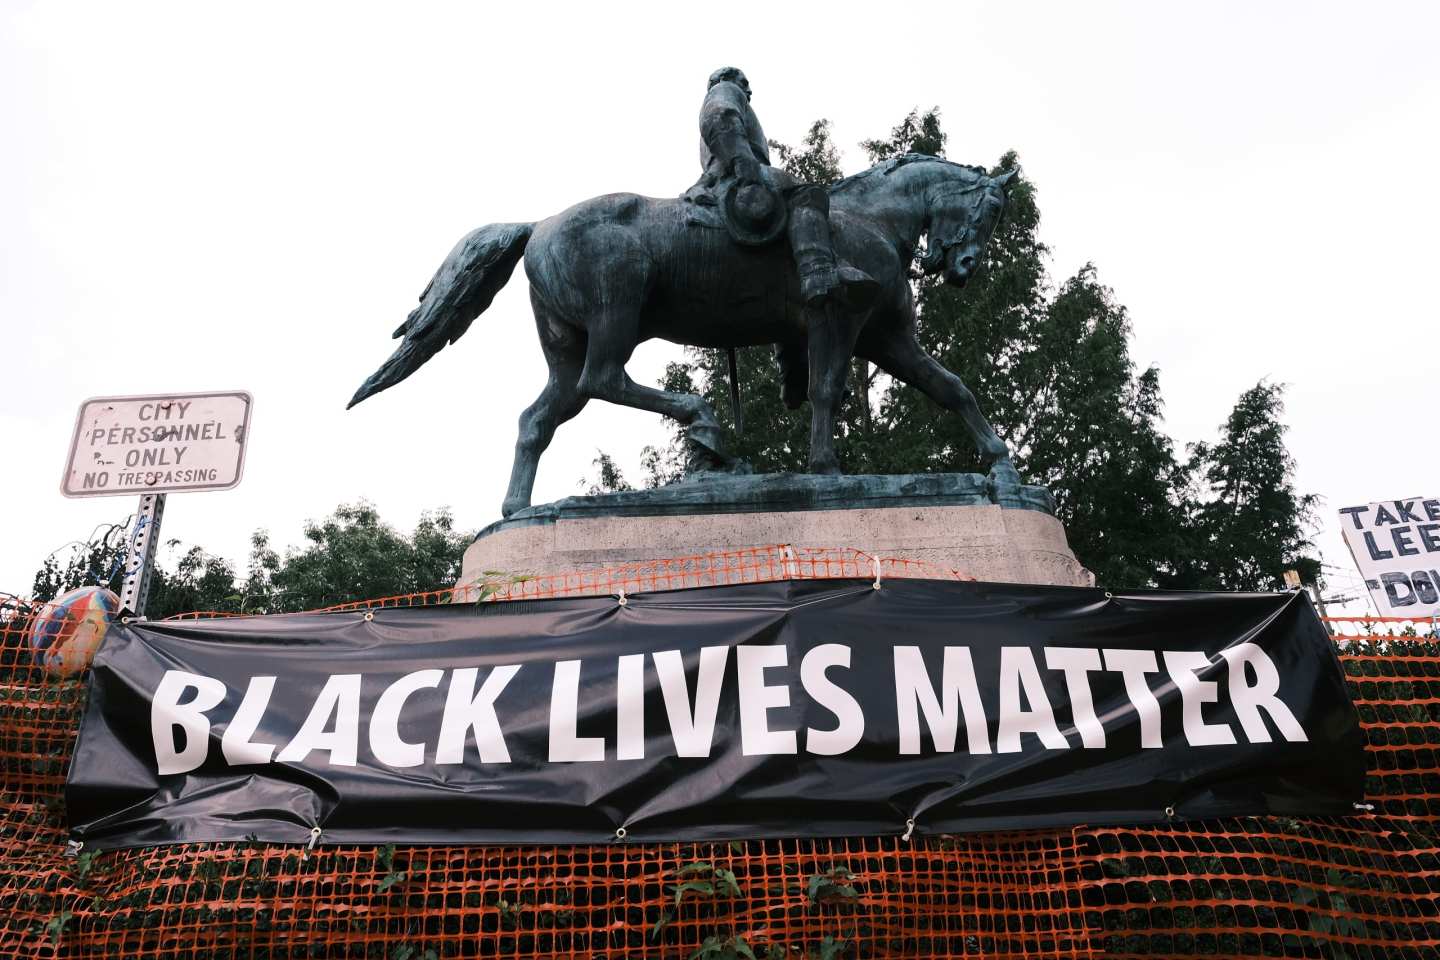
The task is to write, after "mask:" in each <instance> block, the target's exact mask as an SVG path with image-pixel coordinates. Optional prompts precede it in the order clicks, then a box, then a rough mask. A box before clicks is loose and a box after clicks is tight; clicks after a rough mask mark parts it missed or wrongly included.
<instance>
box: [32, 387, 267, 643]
mask: <svg viewBox="0 0 1440 960" xmlns="http://www.w3.org/2000/svg"><path fill="white" fill-rule="evenodd" d="M252 403H253V399H252V397H251V396H250V394H248V393H246V392H244V391H239V390H232V391H227V392H223V393H171V394H157V395H150V396H136V397H96V398H94V399H91V400H86V401H85V402H84V403H83V404H81V405H80V414H79V416H78V417H77V418H76V420H75V433H74V435H73V436H72V437H71V440H70V455H69V457H68V458H67V459H66V461H65V476H64V479H62V480H61V482H60V492H61V493H63V494H64V495H65V496H67V497H113V496H121V495H124V494H136V493H138V494H139V495H140V507H139V510H137V511H136V515H135V529H134V531H133V533H132V534H131V537H130V543H129V546H128V549H127V553H126V557H125V579H124V582H123V584H122V585H121V588H120V608H121V609H122V610H126V611H129V613H130V614H131V615H132V616H135V617H143V616H144V614H145V602H146V600H147V598H148V597H149V594H150V580H151V576H152V574H153V573H154V570H155V549H156V545H157V544H158V543H159V541H160V521H161V518H162V517H163V516H164V514H165V495H166V493H187V492H194V491H202V490H229V489H230V488H231V487H234V486H235V485H236V484H238V483H239V482H240V476H241V474H242V473H243V471H244V467H245V448H246V446H247V445H248V440H249V434H250V407H251V405H252Z"/></svg>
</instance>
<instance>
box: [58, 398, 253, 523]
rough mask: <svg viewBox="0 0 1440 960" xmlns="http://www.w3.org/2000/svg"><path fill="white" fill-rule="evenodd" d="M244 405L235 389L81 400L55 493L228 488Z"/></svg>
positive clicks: (246, 411)
mask: <svg viewBox="0 0 1440 960" xmlns="http://www.w3.org/2000/svg"><path fill="white" fill-rule="evenodd" d="M251 402H252V401H251V397H250V394H248V393H245V392H244V391H240V390H231V391H227V392H224V393H170V394H160V395H156V396H147V397H96V398H95V399H93V400H86V401H85V402H84V403H83V404H81V406H80V416H79V418H78V419H77V420H76V421H75V436H74V438H73V439H72V440H71V441H70V456H69V458H68V459H67V460H66V463H65V478H64V480H62V481H61V483H60V491H61V492H62V493H64V494H65V496H67V497H109V496H116V495H119V494H137V493H138V494H146V493H185V492H189V491H198V490H228V489H229V488H230V487H233V486H235V485H236V484H237V483H239V482H240V474H241V471H242V470H243V468H244V465H245V446H246V442H247V441H248V440H249V430H250V406H251Z"/></svg>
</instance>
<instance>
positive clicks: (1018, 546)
mask: <svg viewBox="0 0 1440 960" xmlns="http://www.w3.org/2000/svg"><path fill="white" fill-rule="evenodd" d="M773 544H791V545H793V546H795V547H804V548H854V549H857V550H862V551H864V552H866V553H869V554H874V555H877V556H887V557H900V558H904V559H907V560H914V561H922V562H925V563H929V564H934V565H936V566H938V567H946V568H949V569H951V570H955V571H958V572H960V573H962V574H966V575H968V576H971V577H974V578H975V579H976V580H988V581H998V582H1007V583H1036V584H1056V585H1064V586H1092V585H1093V584H1094V582H1095V578H1094V576H1093V575H1092V574H1091V573H1090V571H1088V570H1086V569H1085V568H1084V567H1082V566H1081V565H1080V563H1079V561H1077V560H1076V559H1075V555H1074V554H1073V553H1071V551H1070V547H1069V545H1068V544H1067V543H1066V540H1065V528H1064V527H1063V526H1061V524H1060V521H1059V520H1057V519H1055V516H1054V506H1053V501H1052V500H1051V497H1050V494H1049V492H1048V491H1046V490H1045V489H1044V488H1041V487H1029V486H1016V485H1009V484H999V485H997V484H995V483H993V482H992V481H990V480H988V479H987V478H986V477H984V476H981V475H977V474H912V475H902V476H842V477H823V476H815V475H809V474H765V475H758V476H740V477H728V476H727V477H718V478H714V479H705V480H696V481H691V482H686V483H679V484H675V485H673V486H669V487H663V488H661V489H658V490H643V491H632V492H627V493H611V494H602V495H600V496H593V497H568V498H566V499H564V500H558V501H556V502H555V503H549V504H543V505H541V506H536V507H531V508H529V509H527V510H523V511H520V512H519V513H516V514H515V515H513V516H511V517H509V518H508V519H506V520H502V521H499V522H497V523H493V524H491V525H490V526H488V527H486V528H485V529H484V530H482V531H480V533H479V535H478V536H477V537H476V538H475V542H474V543H472V544H471V545H470V548H469V549H468V550H466V551H465V559H464V563H463V566H462V573H461V579H460V585H461V586H467V585H471V584H474V583H475V582H477V581H478V580H481V579H484V578H485V576H486V574H487V573H490V572H494V571H500V572H503V573H506V574H512V575H532V576H543V575H549V574H557V573H564V572H568V571H581V570H593V569H597V568H603V567H613V566H617V565H620V564H632V563H644V562H647V561H652V560H660V559H666V558H672V557H682V556H692V555H696V554H707V553H715V552H721V551H729V550H739V549H746V548H753V547H762V546H768V545H773Z"/></svg>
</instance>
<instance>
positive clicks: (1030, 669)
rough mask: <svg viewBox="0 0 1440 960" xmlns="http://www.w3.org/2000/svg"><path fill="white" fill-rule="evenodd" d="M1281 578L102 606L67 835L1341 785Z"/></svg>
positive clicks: (1113, 802)
mask: <svg viewBox="0 0 1440 960" xmlns="http://www.w3.org/2000/svg"><path fill="white" fill-rule="evenodd" d="M1364 771H1365V762H1364V753H1363V741H1362V738H1361V733H1360V729H1359V726H1358V721H1357V718H1356V715H1355V711H1354V708H1353V707H1352V706H1351V704H1350V700H1349V696H1348V694H1347V692H1346V689H1345V684H1344V680H1343V679H1342V676H1341V672H1340V666H1339V663H1338V661H1337V659H1336V656H1335V652H1334V649H1333V647H1332V645H1331V641H1330V640H1329V638H1328V637H1327V636H1326V634H1325V631H1324V629H1323V628H1322V626H1321V624H1320V622H1319V620H1318V619H1316V617H1315V614H1314V612H1313V610H1312V609H1311V608H1310V606H1309V604H1308V602H1307V601H1306V600H1305V599H1303V598H1302V596H1301V595H1300V594H1200V593H1162V592H1139V593H1132V594H1124V595H1116V596H1113V597H1112V596H1110V595H1109V594H1106V593H1104V592H1103V591H1099V590H1085V589H1075V588H1066V587H1032V586H1012V585H1000V584H985V583H950V582H940V581H920V580H891V581H886V582H885V583H883V584H882V585H881V587H880V588H879V589H875V588H874V587H873V586H872V584H870V583H868V582H860V583H857V582H855V581H808V582H806V581H801V582H784V583H767V584H754V585H748V586H732V587H712V588H706V589H698V590H682V591H674V592H668V593H652V594H643V595H638V596H632V597H629V598H628V599H627V602H625V603H623V604H622V603H619V602H617V600H616V599H615V598H586V599H568V600H567V599H560V600H543V601H518V602H506V603H486V604H479V605H464V606H460V605H456V606H445V607H425V608H411V609H381V610H375V611H373V614H371V613H366V612H363V611H361V612H354V613H326V614H296V615H285V616H269V617H248V618H240V619H228V620H225V619H222V620H205V621H179V622H165V623H136V624H130V625H128V626H122V625H118V624H117V625H116V626H115V627H114V628H112V630H111V631H110V634H109V635H108V636H107V637H106V640H105V643H104V645H103V647H102V648H101V650H100V653H99V656H98V657H97V658H96V661H95V665H94V668H93V670H92V674H91V689H90V700H89V705H88V707H87V710H86V713H85V718H84V721H83V725H82V727H81V731H80V739H79V743H78V744H77V746H76V749H75V754H74V761H73V764H72V766H71V769H70V775H69V782H68V786H67V801H68V809H69V814H70V818H71V829H72V832H73V836H74V838H75V839H77V840H82V841H84V842H85V844H86V846H87V847H92V848H93V847H99V848H110V847H122V846H141V845H148V844H159V843H171V842H177V841H206V840H239V839H243V838H246V837H255V838H258V839H260V840H264V841H277V842H285V841H294V842H308V841H309V840H310V839H311V836H312V834H311V831H312V829H313V828H315V827H319V828H320V829H321V831H323V832H322V835H321V842H344V843H370V842H376V843H386V842H414V843H440V842H444V843H470V842H477V843H483V842H507V843H514V842H527V841H530V842H595V841H607V840H612V839H615V838H617V837H628V838H630V839H632V840H638V841H652V840H676V839H706V838H741V837H779V836H837V835H838V836H848V835H873V834H882V833H902V832H904V831H905V830H906V829H907V821H913V823H914V829H915V830H916V831H917V832H920V833H937V832H959V831H971V830H988V829H1011V828H1021V827H1034V826H1050V825H1067V824H1077V823H1143V822H1153V821H1159V820H1165V819H1167V818H1170V817H1175V818H1199V817H1218V816H1236V815H1251V814H1257V815H1258V814H1267V813H1270V814H1290V815H1305V814H1311V815H1319V814H1346V813H1349V812H1351V809H1352V804H1353V803H1354V802H1355V801H1357V800H1359V799H1360V797H1361V792H1362V786H1363V779H1364Z"/></svg>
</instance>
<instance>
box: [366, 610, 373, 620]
mask: <svg viewBox="0 0 1440 960" xmlns="http://www.w3.org/2000/svg"><path fill="white" fill-rule="evenodd" d="M374 619H375V611H374V610H366V611H365V622H366V623H369V622H370V621H371V620H374Z"/></svg>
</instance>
